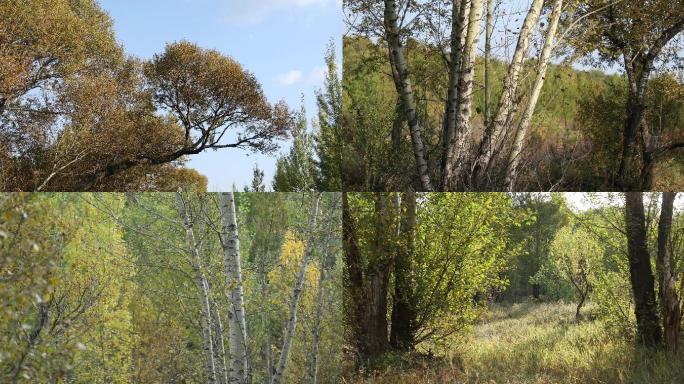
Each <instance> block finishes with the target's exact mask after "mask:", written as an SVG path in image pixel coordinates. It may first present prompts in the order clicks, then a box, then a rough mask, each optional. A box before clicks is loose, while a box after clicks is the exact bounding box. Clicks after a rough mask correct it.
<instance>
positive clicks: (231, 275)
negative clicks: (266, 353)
mask: <svg viewBox="0 0 684 384" xmlns="http://www.w3.org/2000/svg"><path fill="white" fill-rule="evenodd" d="M219 200H220V201H219V207H220V210H221V224H222V227H221V247H222V248H223V267H224V272H225V278H226V290H227V291H226V296H227V297H228V303H229V304H228V305H229V309H228V332H229V333H228V345H229V361H230V363H229V366H230V368H229V370H228V372H229V377H230V383H231V384H244V383H247V382H248V378H249V356H248V353H247V326H246V324H245V304H244V292H243V288H242V266H241V261H240V241H239V237H238V227H237V217H236V214H235V196H234V195H233V192H222V193H221V194H220V195H219Z"/></svg>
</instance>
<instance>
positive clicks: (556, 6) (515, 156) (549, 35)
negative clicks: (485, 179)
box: [504, 0, 563, 192]
mask: <svg viewBox="0 0 684 384" xmlns="http://www.w3.org/2000/svg"><path fill="white" fill-rule="evenodd" d="M562 9H563V0H555V1H554V3H553V10H552V11H551V16H550V19H549V29H548V30H547V31H546V38H545V39H544V47H543V48H542V52H541V56H540V57H539V65H538V66H537V78H536V80H535V82H534V87H533V88H532V94H531V95H530V99H529V100H528V102H527V106H526V107H525V112H523V116H522V120H521V121H520V125H519V126H518V130H517V132H516V133H515V139H514V141H513V148H512V150H511V153H510V154H509V156H508V162H507V164H506V179H505V181H504V185H505V187H506V190H508V191H509V192H512V191H513V190H514V189H515V182H516V179H517V177H518V165H519V164H520V154H521V153H522V149H523V143H524V141H525V137H526V136H527V130H528V129H529V127H530V122H531V121H532V115H533V114H534V109H535V108H536V106H537V101H538V100H539V94H540V93H541V90H542V87H543V86H544V81H545V80H546V70H547V69H548V67H549V61H550V60H551V52H552V51H553V47H554V40H555V38H556V32H557V31H558V21H559V20H560V16H561V11H562Z"/></svg>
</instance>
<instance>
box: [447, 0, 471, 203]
mask: <svg viewBox="0 0 684 384" xmlns="http://www.w3.org/2000/svg"><path fill="white" fill-rule="evenodd" d="M468 1H469V0H453V1H452V5H451V36H450V49H451V52H450V59H449V85H448V87H447V100H446V105H445V107H444V128H443V133H442V164H441V180H440V190H442V191H445V190H448V187H447V183H448V181H449V180H450V179H451V178H452V174H453V171H454V170H453V168H452V165H453V164H451V163H449V162H448V158H449V152H450V146H451V142H452V141H453V138H454V134H455V132H456V114H457V112H458V84H459V79H460V75H461V60H462V59H463V52H462V50H463V41H464V40H465V36H464V33H465V32H466V29H465V28H464V26H465V20H466V17H467V15H468V14H467V13H466V10H467V9H468V7H467V4H468Z"/></svg>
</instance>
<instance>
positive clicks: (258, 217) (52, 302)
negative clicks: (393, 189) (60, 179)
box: [0, 193, 342, 384]
mask: <svg viewBox="0 0 684 384" xmlns="http://www.w3.org/2000/svg"><path fill="white" fill-rule="evenodd" d="M339 210H340V196H339V195H338V194H268V195H266V194H233V193H222V194H220V195H219V194H196V193H176V194H173V193H165V194H125V195H124V194H3V195H1V196H0V279H1V281H2V284H0V306H1V308H2V310H1V311H0V339H1V341H2V342H1V343H0V344H2V345H3V348H2V349H1V350H0V381H2V382H8V383H33V382H51V383H67V382H68V383H161V382H163V383H251V382H268V383H272V384H276V383H294V382H302V383H303V382H306V383H317V382H318V383H334V382H337V376H338V374H339V372H340V366H341V358H342V356H341V346H342V333H341V331H340V329H339V327H337V326H336V324H339V323H340V322H341V315H342V312H341V310H342V296H341V285H340V283H341V279H340V277H339V276H340V274H341V268H342V263H341V262H340V260H339V259H340V257H341V252H340V251H339V250H340V241H339V233H340V232H339V225H340V221H339V219H340V213H339V212H340V211H339Z"/></svg>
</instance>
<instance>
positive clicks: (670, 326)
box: [656, 192, 682, 353]
mask: <svg viewBox="0 0 684 384" xmlns="http://www.w3.org/2000/svg"><path fill="white" fill-rule="evenodd" d="M675 196H676V193H675V192H663V200H662V208H661V211H660V221H659V222H658V256H657V258H656V269H657V270H658V282H659V289H658V296H659V298H660V316H661V320H662V322H663V331H664V332H663V333H664V341H665V349H667V350H668V351H671V352H675V353H676V352H677V349H678V347H679V334H680V328H681V320H682V314H681V311H680V308H679V297H678V296H677V289H676V285H675V284H676V283H675V277H674V275H673V274H672V255H671V254H670V249H669V245H670V244H669V243H670V233H671V231H672V211H673V205H674V199H675Z"/></svg>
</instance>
